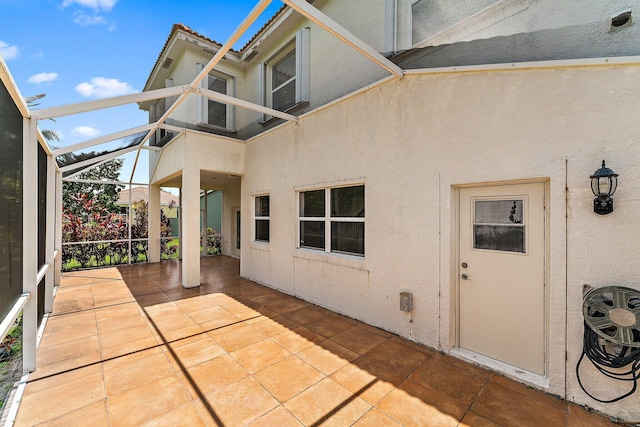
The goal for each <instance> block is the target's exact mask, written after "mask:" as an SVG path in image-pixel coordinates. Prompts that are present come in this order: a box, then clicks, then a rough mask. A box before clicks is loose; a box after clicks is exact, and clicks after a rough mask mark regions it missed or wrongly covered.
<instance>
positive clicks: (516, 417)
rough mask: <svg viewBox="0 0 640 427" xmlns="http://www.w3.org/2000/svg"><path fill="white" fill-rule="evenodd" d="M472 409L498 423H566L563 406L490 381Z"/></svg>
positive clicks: (525, 424)
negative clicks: (543, 401) (547, 402)
mask: <svg viewBox="0 0 640 427" xmlns="http://www.w3.org/2000/svg"><path fill="white" fill-rule="evenodd" d="M471 410H472V411H474V412H475V413H477V414H478V415H480V416H483V417H485V418H488V419H490V420H491V421H494V422H495V423H497V424H500V425H514V424H518V425H521V426H541V425H565V424H566V422H567V411H566V407H565V409H564V410H561V409H560V408H558V407H553V406H551V405H547V404H544V403H542V402H541V401H540V400H537V399H533V398H531V397H530V396H528V395H527V394H522V393H519V392H517V391H515V390H514V389H512V388H509V387H505V386H503V385H501V384H498V383H496V382H493V381H489V383H488V384H487V385H486V386H485V387H484V389H483V390H482V392H481V393H480V395H479V396H478V398H477V399H476V400H475V402H474V403H473V405H472V406H471Z"/></svg>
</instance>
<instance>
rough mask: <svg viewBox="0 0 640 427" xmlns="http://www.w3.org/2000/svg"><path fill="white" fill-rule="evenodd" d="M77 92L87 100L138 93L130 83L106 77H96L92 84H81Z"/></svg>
mask: <svg viewBox="0 0 640 427" xmlns="http://www.w3.org/2000/svg"><path fill="white" fill-rule="evenodd" d="M76 91H77V92H78V93H79V94H80V95H82V96H85V97H87V98H109V97H111V96H119V95H128V94H130V93H135V92H136V91H135V90H134V89H133V88H132V87H131V85H130V84H129V83H126V82H121V81H120V80H118V79H108V78H106V77H94V78H92V79H91V82H90V83H87V82H83V83H80V84H79V85H77V86H76Z"/></svg>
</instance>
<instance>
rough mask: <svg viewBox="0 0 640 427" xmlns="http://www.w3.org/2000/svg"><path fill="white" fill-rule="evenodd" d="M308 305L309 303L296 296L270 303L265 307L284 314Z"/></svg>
mask: <svg viewBox="0 0 640 427" xmlns="http://www.w3.org/2000/svg"><path fill="white" fill-rule="evenodd" d="M307 305H309V303H306V302H304V301H301V300H296V299H294V298H289V299H286V300H284V301H279V302H275V303H272V304H268V305H266V306H265V307H266V308H268V309H269V310H271V311H274V312H276V313H278V314H283V313H288V312H290V311H294V310H298V309H300V308H302V307H305V306H307Z"/></svg>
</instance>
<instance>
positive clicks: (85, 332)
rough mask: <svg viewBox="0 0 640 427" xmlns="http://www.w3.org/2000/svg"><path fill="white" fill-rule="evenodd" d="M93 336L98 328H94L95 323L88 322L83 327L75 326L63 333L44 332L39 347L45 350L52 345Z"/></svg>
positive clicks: (96, 333)
mask: <svg viewBox="0 0 640 427" xmlns="http://www.w3.org/2000/svg"><path fill="white" fill-rule="evenodd" d="M47 331H48V329H47ZM93 335H98V327H97V326H96V323H95V321H94V322H88V323H85V324H83V325H77V326H75V327H73V328H67V329H65V330H64V333H59V332H46V333H44V334H43V335H42V341H41V342H40V347H42V348H47V347H50V346H52V345H58V344H63V343H67V342H71V341H76V340H79V339H82V338H87V337H90V336H93Z"/></svg>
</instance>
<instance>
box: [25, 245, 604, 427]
mask: <svg viewBox="0 0 640 427" xmlns="http://www.w3.org/2000/svg"><path fill="white" fill-rule="evenodd" d="M201 276H202V285H201V286H200V287H199V288H196V289H183V288H182V287H181V285H180V264H179V262H178V261H166V262H163V263H160V264H145V265H135V266H128V267H123V268H120V269H117V268H108V269H100V270H91V271H82V272H76V273H71V274H65V275H64V276H63V281H62V284H61V286H60V288H59V289H58V291H57V295H56V299H55V304H54V312H53V313H52V315H51V316H50V317H49V319H48V322H47V324H46V328H45V333H44V336H43V338H42V342H41V345H40V348H39V350H38V370H37V371H36V372H35V373H33V374H31V375H30V376H29V379H28V382H27V386H26V389H25V394H24V396H23V399H22V403H21V406H20V409H19V412H18V416H17V420H16V425H17V426H34V425H55V426H74V425H91V426H127V425H154V426H164V425H166V426H201V425H203V426H206V425H225V426H241V425H252V426H278V427H280V426H300V425H305V426H314V425H327V426H329V425H335V426H350V425H356V426H397V425H405V426H476V427H481V426H482V427H484V426H527V425H530V426H544V427H551V426H572V427H573V426H575V427H577V426H594V427H595V426H605V425H610V424H609V422H608V421H607V419H606V418H604V417H601V416H599V415H596V414H593V413H588V412H586V411H585V410H584V409H582V408H581V407H579V406H575V405H572V404H568V403H567V402H565V401H562V400H559V399H556V398H554V397H551V396H548V395H545V394H543V393H541V392H538V391H534V390H532V389H529V388H527V387H524V386H522V385H520V384H518V383H516V382H514V381H511V380H509V379H506V378H504V377H502V376H500V375H497V374H493V373H491V372H489V371H486V370H483V369H480V368H478V367H475V366H472V365H470V364H467V363H464V362H461V361H459V360H457V359H454V358H451V357H448V356H446V355H443V354H440V353H437V352H435V351H434V350H431V349H428V348H425V347H422V346H419V345H416V344H413V343H411V342H409V341H407V340H404V339H401V338H399V337H397V336H395V335H392V334H389V333H387V332H384V331H382V330H380V329H376V328H373V327H371V326H368V325H365V324H363V323H360V322H358V321H355V320H353V319H349V318H347V317H344V316H341V315H339V314H336V313H333V312H331V311H328V310H325V309H323V308H320V307H317V306H314V305H312V304H309V303H307V302H305V301H302V300H299V299H296V298H293V297H290V296H287V295H285V294H282V293H279V292H276V291H274V290H271V289H269V288H266V287H264V286H260V285H258V284H256V283H254V282H251V281H249V280H245V279H242V278H240V277H239V262H238V261H237V260H235V259H232V258H228V257H212V258H203V259H202V268H201Z"/></svg>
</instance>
